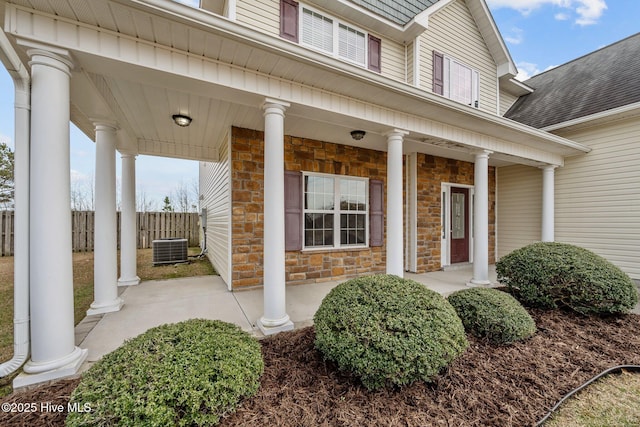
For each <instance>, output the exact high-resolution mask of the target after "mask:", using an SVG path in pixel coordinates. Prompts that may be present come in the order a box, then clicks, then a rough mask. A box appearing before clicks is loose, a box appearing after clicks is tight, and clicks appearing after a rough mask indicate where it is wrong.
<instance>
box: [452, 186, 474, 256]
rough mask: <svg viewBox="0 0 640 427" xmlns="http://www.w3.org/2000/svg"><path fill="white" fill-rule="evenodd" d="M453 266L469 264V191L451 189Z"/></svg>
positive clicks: (456, 188) (466, 189)
mask: <svg viewBox="0 0 640 427" xmlns="http://www.w3.org/2000/svg"><path fill="white" fill-rule="evenodd" d="M450 206H451V240H450V242H451V264H455V263H459V262H469V189H468V188H458V187H451V205H450Z"/></svg>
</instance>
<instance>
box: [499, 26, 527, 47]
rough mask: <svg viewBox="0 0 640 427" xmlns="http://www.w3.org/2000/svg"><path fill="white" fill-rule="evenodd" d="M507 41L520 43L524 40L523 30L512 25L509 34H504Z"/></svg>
mask: <svg viewBox="0 0 640 427" xmlns="http://www.w3.org/2000/svg"><path fill="white" fill-rule="evenodd" d="M504 39H505V41H506V42H507V43H511V44H520V43H522V41H523V40H524V31H523V30H522V29H521V28H517V27H513V28H512V29H511V30H510V31H509V34H507V35H505V36H504Z"/></svg>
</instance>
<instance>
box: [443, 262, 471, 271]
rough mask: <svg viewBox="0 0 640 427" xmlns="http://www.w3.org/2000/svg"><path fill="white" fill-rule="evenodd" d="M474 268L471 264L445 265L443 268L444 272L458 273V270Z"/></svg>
mask: <svg viewBox="0 0 640 427" xmlns="http://www.w3.org/2000/svg"><path fill="white" fill-rule="evenodd" d="M471 266H473V263H471V262H458V263H456V264H450V265H445V266H443V267H442V271H456V270H464V269H465V268H469V267H471Z"/></svg>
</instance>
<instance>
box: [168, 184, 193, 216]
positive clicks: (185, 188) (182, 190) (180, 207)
mask: <svg viewBox="0 0 640 427" xmlns="http://www.w3.org/2000/svg"><path fill="white" fill-rule="evenodd" d="M171 199H172V200H173V201H174V203H176V212H198V182H197V181H196V180H192V181H191V182H190V183H188V184H187V183H185V182H184V181H180V183H179V184H177V185H176V186H175V187H174V189H173V190H172V191H171Z"/></svg>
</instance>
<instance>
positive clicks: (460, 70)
mask: <svg viewBox="0 0 640 427" xmlns="http://www.w3.org/2000/svg"><path fill="white" fill-rule="evenodd" d="M433 82H434V85H433V90H434V92H435V93H438V94H440V95H442V96H445V97H447V98H449V99H451V100H453V101H456V102H460V103H462V104H466V105H469V106H472V107H475V108H478V106H479V99H480V73H478V71H477V70H474V69H473V68H471V67H470V66H468V65H467V64H465V63H463V62H460V61H458V60H457V59H454V58H452V57H450V56H447V55H443V54H441V53H437V52H434V56H433Z"/></svg>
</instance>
